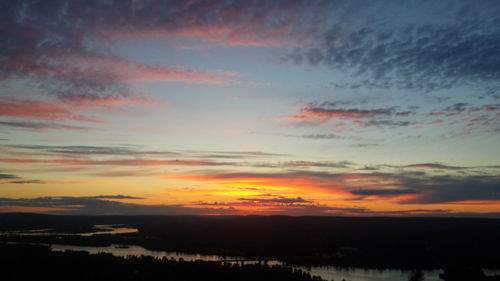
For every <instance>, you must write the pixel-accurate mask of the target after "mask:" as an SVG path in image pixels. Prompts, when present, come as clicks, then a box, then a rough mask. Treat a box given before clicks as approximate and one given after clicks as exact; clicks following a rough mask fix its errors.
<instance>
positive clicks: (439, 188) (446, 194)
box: [402, 176, 500, 204]
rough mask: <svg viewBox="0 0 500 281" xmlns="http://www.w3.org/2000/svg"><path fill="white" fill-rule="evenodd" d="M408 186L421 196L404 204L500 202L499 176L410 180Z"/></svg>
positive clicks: (405, 201) (406, 200) (407, 200)
mask: <svg viewBox="0 0 500 281" xmlns="http://www.w3.org/2000/svg"><path fill="white" fill-rule="evenodd" d="M406 185H407V186H408V187H411V188H416V189H418V190H421V191H422V192H421V194H419V195H417V196H415V197H412V198H409V199H405V200H404V201H402V203H411V204H439V203H452V202H468V201H469V202H473V201H485V202H487V201H491V202H495V201H500V178H499V177H498V176H468V177H451V176H444V177H434V178H430V179H428V180H426V181H412V180H408V181H407V183H406Z"/></svg>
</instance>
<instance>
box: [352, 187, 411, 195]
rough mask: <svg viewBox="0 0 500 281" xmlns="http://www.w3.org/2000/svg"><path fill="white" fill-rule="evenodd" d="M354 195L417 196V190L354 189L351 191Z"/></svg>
mask: <svg viewBox="0 0 500 281" xmlns="http://www.w3.org/2000/svg"><path fill="white" fill-rule="evenodd" d="M351 193H352V194H354V195H379V196H393V195H402V194H418V193H420V191H419V190H413V189H356V190H352V191H351Z"/></svg>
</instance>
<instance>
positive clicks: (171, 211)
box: [0, 195, 237, 215]
mask: <svg viewBox="0 0 500 281" xmlns="http://www.w3.org/2000/svg"><path fill="white" fill-rule="evenodd" d="M107 199H140V198H138V197H130V196H124V195H101V196H93V197H69V196H59V197H37V198H22V199H11V198H0V206H2V207H14V209H15V207H37V208H46V209H47V211H46V212H47V213H54V214H67V215H69V214H75V215H76V214H79V215H80V214H85V215H103V214H121V215H202V214H236V213H237V210H234V209H231V208H190V207H185V206H183V205H142V204H132V203H122V202H118V201H112V200H107ZM54 208H55V210H51V209H54ZM7 210H9V208H7Z"/></svg>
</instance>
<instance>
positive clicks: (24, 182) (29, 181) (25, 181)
mask: <svg viewBox="0 0 500 281" xmlns="http://www.w3.org/2000/svg"><path fill="white" fill-rule="evenodd" d="M7 183H13V184H32V183H35V184H43V183H45V182H44V181H40V180H16V181H9V182H7Z"/></svg>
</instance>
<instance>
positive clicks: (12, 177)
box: [0, 174, 19, 180]
mask: <svg viewBox="0 0 500 281" xmlns="http://www.w3.org/2000/svg"><path fill="white" fill-rule="evenodd" d="M3 179H19V177H18V176H15V175H11V174H0V180H3Z"/></svg>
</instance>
